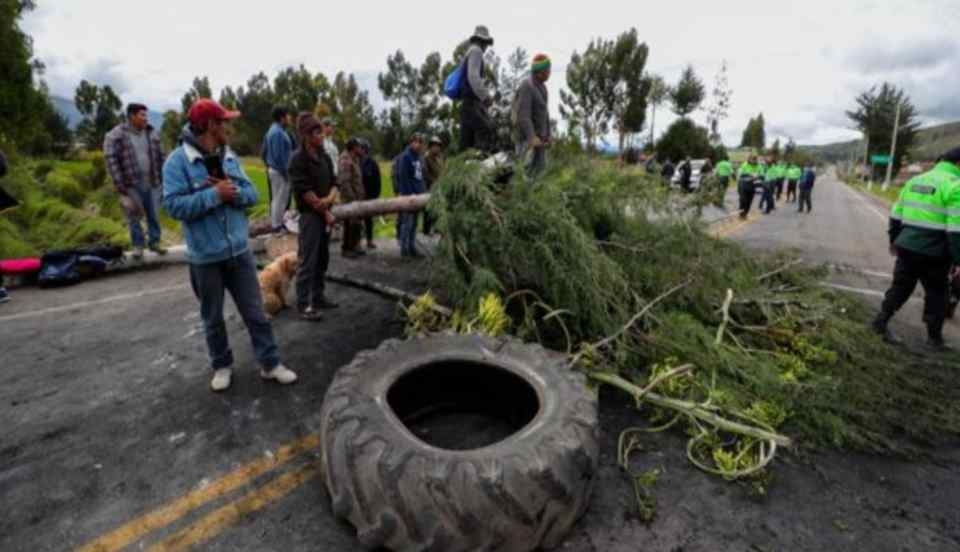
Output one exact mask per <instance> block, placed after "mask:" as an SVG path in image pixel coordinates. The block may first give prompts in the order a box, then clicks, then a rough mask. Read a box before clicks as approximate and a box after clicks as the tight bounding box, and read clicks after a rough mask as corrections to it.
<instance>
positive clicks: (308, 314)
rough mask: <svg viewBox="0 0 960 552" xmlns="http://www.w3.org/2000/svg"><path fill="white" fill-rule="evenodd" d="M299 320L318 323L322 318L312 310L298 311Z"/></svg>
mask: <svg viewBox="0 0 960 552" xmlns="http://www.w3.org/2000/svg"><path fill="white" fill-rule="evenodd" d="M300 319H301V320H306V321H307V322H320V321H321V320H323V316H322V315H321V314H320V313H319V312H317V311H315V310H313V309H307V310H302V311H300Z"/></svg>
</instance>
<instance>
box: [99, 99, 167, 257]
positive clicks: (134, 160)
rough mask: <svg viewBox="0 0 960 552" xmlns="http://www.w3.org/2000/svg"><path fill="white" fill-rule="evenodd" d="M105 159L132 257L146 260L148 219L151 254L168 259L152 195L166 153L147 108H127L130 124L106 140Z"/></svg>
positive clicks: (133, 106) (136, 106) (158, 184)
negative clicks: (143, 220) (143, 222)
mask: <svg viewBox="0 0 960 552" xmlns="http://www.w3.org/2000/svg"><path fill="white" fill-rule="evenodd" d="M103 158H104V161H105V162H106V164H107V171H108V172H109V173H110V178H112V179H113V185H114V187H115V188H116V190H117V193H118V194H120V203H121V205H123V208H124V212H125V213H126V216H127V224H128V226H129V227H130V242H131V245H133V257H134V258H135V259H140V258H141V257H143V247H144V245H145V244H144V237H143V228H142V227H141V226H140V220H141V218H143V217H146V219H147V234H148V236H147V237H148V240H147V244H148V245H149V247H150V250H151V251H153V252H155V253H157V254H158V255H165V254H166V253H167V250H166V249H164V248H163V247H162V246H161V245H160V218H159V216H158V214H157V212H158V211H157V210H158V208H159V205H156V204H155V203H154V194H153V190H154V189H156V188H158V187H159V186H160V185H161V178H160V170H161V168H162V167H163V151H162V150H161V148H160V136H159V133H157V132H154V129H153V127H152V126H151V125H150V123H149V120H148V118H147V106H145V105H143V104H137V103H132V104H130V105H128V106H127V120H126V121H124V122H122V123H120V124H119V125H117V126H116V127H114V128H113V129H112V130H111V131H110V132H108V133H107V135H106V136H105V137H104V140H103Z"/></svg>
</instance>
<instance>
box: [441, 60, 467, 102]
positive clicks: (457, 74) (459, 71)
mask: <svg viewBox="0 0 960 552" xmlns="http://www.w3.org/2000/svg"><path fill="white" fill-rule="evenodd" d="M466 65H467V63H466V59H464V61H463V63H461V64H460V65H458V66H457V68H456V69H454V71H453V73H450V75H448V76H447V80H445V81H444V82H443V94H444V95H445V96H446V97H448V98H450V99H451V100H459V99H461V98H463V83H464V81H466V79H467V71H466Z"/></svg>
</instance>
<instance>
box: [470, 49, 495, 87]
mask: <svg viewBox="0 0 960 552" xmlns="http://www.w3.org/2000/svg"><path fill="white" fill-rule="evenodd" d="M483 65H484V63H483V48H481V47H480V46H479V45H477V44H471V45H470V49H469V50H467V84H469V85H470V90H472V91H473V93H474V94H476V95H477V99H478V100H480V101H486V100H487V99H488V98H489V97H490V96H491V92H490V89H488V88H487V84H486V83H485V82H483Z"/></svg>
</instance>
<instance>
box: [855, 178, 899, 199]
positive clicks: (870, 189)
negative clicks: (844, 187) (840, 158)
mask: <svg viewBox="0 0 960 552" xmlns="http://www.w3.org/2000/svg"><path fill="white" fill-rule="evenodd" d="M844 182H846V183H847V184H849V185H850V186H853V187H854V188H857V189H859V190H863V191H864V192H867V193H868V194H870V195H872V196H874V197H878V198H880V199H882V200H883V201H884V202H886V203H887V204H889V205H893V204H894V203H896V202H897V200H898V199H899V198H900V190H902V189H903V187H902V186H892V185H891V186H890V187H889V188H887V189H886V190H884V189H883V184H882V183H879V182H874V183H873V184H872V185H868V184H867V183H866V182H864V181H862V180H857V179H855V178H845V179H844Z"/></svg>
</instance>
